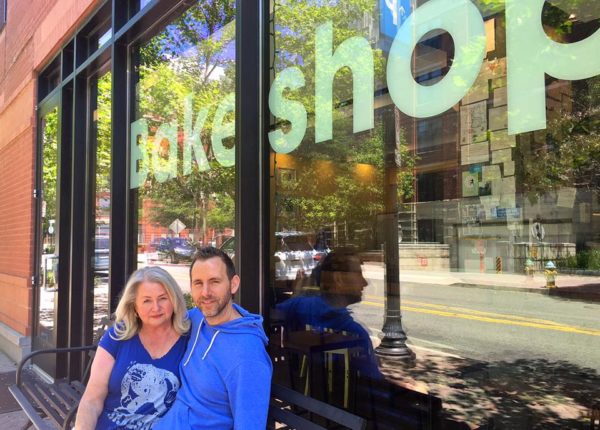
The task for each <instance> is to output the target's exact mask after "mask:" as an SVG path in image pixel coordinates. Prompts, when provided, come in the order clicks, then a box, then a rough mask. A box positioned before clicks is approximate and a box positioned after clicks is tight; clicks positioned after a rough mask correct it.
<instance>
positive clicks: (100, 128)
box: [92, 72, 111, 328]
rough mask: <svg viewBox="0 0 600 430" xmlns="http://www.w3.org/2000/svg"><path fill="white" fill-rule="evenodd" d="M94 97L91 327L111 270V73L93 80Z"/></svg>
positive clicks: (102, 307) (100, 314)
mask: <svg viewBox="0 0 600 430" xmlns="http://www.w3.org/2000/svg"><path fill="white" fill-rule="evenodd" d="M94 85H95V88H94V93H95V95H96V100H95V101H93V103H94V105H95V109H94V113H93V118H92V120H93V132H94V133H95V147H94V148H93V150H94V152H95V164H94V169H95V179H94V182H95V190H94V191H95V192H94V195H95V198H94V225H95V228H94V242H93V243H94V257H93V260H92V261H93V276H94V280H93V282H94V301H93V308H94V310H93V314H94V328H96V327H97V326H98V325H99V324H100V321H101V320H102V318H105V317H108V314H109V308H108V306H109V299H108V293H109V290H108V279H109V273H110V264H109V262H110V221H111V220H110V206H111V196H110V168H111V73H110V72H108V73H105V74H104V75H102V76H101V77H100V78H98V79H97V80H95V81H94Z"/></svg>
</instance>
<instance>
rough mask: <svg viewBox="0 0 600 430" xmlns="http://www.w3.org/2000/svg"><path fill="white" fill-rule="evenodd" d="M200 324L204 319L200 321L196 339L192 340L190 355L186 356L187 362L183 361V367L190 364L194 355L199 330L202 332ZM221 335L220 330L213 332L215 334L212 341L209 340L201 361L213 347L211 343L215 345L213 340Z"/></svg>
mask: <svg viewBox="0 0 600 430" xmlns="http://www.w3.org/2000/svg"><path fill="white" fill-rule="evenodd" d="M202 324H204V318H202V321H200V325H199V326H198V331H197V332H196V337H195V338H194V343H193V344H192V349H191V351H190V355H188V358H187V360H185V362H184V363H183V366H184V367H185V366H187V364H188V363H189V362H190V358H192V354H194V349H196V343H198V337H199V336H200V330H202ZM219 333H221V330H217V331H216V332H215V334H214V335H213V337H212V339H211V340H210V344H209V345H208V348H207V349H206V351H205V352H204V355H203V356H202V360H204V359H205V358H206V356H207V354H208V351H210V349H211V348H212V346H213V343H215V339H216V338H217V335H218V334H219Z"/></svg>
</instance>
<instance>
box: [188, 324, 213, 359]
mask: <svg viewBox="0 0 600 430" xmlns="http://www.w3.org/2000/svg"><path fill="white" fill-rule="evenodd" d="M219 333H221V330H217V331H216V332H215V334H214V335H213V337H212V339H211V340H210V344H209V345H208V348H206V352H205V353H204V355H203V356H202V360H204V359H205V358H206V355H207V354H208V351H210V349H211V348H212V346H213V343H214V342H215V339H216V338H217V335H218V334H219ZM188 360H189V358H188Z"/></svg>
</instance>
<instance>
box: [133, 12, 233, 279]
mask: <svg viewBox="0 0 600 430" xmlns="http://www.w3.org/2000/svg"><path fill="white" fill-rule="evenodd" d="M234 17H235V2H233V1H224V2H218V3H214V2H210V3H207V2H197V3H196V4H194V5H193V6H192V7H191V8H190V9H188V10H187V11H186V12H185V13H184V14H183V15H181V16H180V17H178V18H177V19H175V20H174V21H173V22H171V23H169V24H168V25H167V26H166V27H165V29H164V30H163V31H161V32H160V33H159V34H157V35H155V36H154V37H152V38H151V39H150V40H149V41H148V42H146V43H145V44H143V45H142V46H140V47H139V48H138V49H136V56H137V58H138V60H139V63H138V64H137V66H136V72H137V82H136V87H135V88H136V121H135V122H133V123H132V124H131V136H132V138H131V154H132V156H131V159H132V161H131V162H132V164H131V176H130V185H131V188H132V193H133V196H134V201H135V202H136V206H137V223H136V226H137V241H138V248H137V255H138V267H141V266H144V265H161V266H162V267H164V268H165V269H166V270H168V271H169V272H170V273H171V274H172V275H173V276H174V277H175V279H176V280H177V281H178V282H179V284H180V286H181V287H182V288H183V289H184V291H189V277H188V265H189V261H190V259H191V257H192V255H193V253H194V252H195V250H196V249H197V247H199V246H203V245H215V246H221V245H222V244H223V242H224V241H225V240H226V239H228V238H231V237H233V236H234V233H235V231H234V225H235V210H234V209H235V205H234V189H235V183H234V180H235V166H234V161H235V157H234V152H235V148H234V146H233V145H234V110H235V21H234Z"/></svg>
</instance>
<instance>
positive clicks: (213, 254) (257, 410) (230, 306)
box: [154, 247, 272, 430]
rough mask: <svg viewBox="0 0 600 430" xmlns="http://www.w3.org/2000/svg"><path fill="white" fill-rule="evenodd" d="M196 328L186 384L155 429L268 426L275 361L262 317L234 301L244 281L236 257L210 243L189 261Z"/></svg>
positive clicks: (184, 365)
mask: <svg viewBox="0 0 600 430" xmlns="http://www.w3.org/2000/svg"><path fill="white" fill-rule="evenodd" d="M190 280H191V292H192V299H193V301H194V303H195V304H196V306H197V309H193V310H191V311H190V312H189V317H190V319H191V321H192V329H191V332H190V333H191V334H190V340H189V344H188V347H187V350H186V353H185V355H184V357H183V360H182V362H181V365H180V373H181V376H180V377H181V383H182V388H181V389H180V390H179V392H178V393H177V399H176V400H175V403H174V404H173V407H172V408H171V410H170V411H169V412H168V413H167V414H166V415H165V416H164V417H163V418H162V419H161V420H160V421H159V422H158V423H157V425H156V426H155V427H154V430H157V429H158V430H175V429H186V428H192V429H211V430H220V429H223V430H225V429H243V430H252V429H260V430H264V429H265V428H266V422H267V411H268V405H269V397H270V388H271V374H272V363H271V359H270V358H269V356H268V354H267V352H266V349H265V346H266V344H267V337H266V336H265V333H264V331H263V328H262V317H260V316H259V315H254V314H251V313H249V312H248V311H246V310H245V309H243V308H241V307H240V306H238V305H237V304H235V303H233V296H234V294H235V293H236V292H237V290H238V288H239V285H240V278H239V276H237V275H236V274H235V267H234V265H233V262H232V261H231V258H229V256H228V255H227V254H225V253H224V252H223V251H221V250H219V249H216V248H213V247H207V248H202V249H201V250H200V251H198V252H197V253H196V255H195V256H194V258H193V260H192V263H191V267H190Z"/></svg>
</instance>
